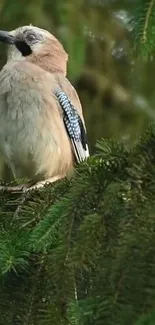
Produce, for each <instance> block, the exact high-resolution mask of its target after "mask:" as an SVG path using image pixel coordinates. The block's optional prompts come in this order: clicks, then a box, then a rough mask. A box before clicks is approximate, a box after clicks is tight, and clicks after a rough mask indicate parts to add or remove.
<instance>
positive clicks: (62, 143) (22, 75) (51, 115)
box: [0, 25, 90, 191]
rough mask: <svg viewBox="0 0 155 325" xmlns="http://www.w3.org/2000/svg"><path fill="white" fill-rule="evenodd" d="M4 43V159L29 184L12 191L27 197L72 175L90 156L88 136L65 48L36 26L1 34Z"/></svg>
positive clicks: (0, 83)
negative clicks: (49, 184) (69, 70)
mask: <svg viewBox="0 0 155 325" xmlns="http://www.w3.org/2000/svg"><path fill="white" fill-rule="evenodd" d="M0 42H3V43H6V44H7V45H8V50H7V58H6V63H5V65H4V66H3V68H2V70H1V71H0V154H1V157H2V158H3V160H4V162H5V164H6V165H7V166H8V167H9V168H10V169H11V171H12V174H13V177H14V179H28V182H27V183H25V184H21V185H16V186H10V187H7V189H8V190H9V191H11V190H12V191H15V190H21V189H22V190H23V191H27V190H29V189H36V188H40V187H43V186H44V185H45V184H46V183H53V182H55V181H57V180H59V179H62V178H64V177H67V176H68V175H71V174H72V172H73V170H74V166H75V164H79V163H81V162H82V161H84V160H86V159H87V158H88V157H89V156H90V154H89V146H88V140H87V130H86V125H85V120H84V115H83V109H82V105H81V101H80V99H79V96H78V94H77V91H76V90H75V88H74V87H73V86H72V84H71V82H70V81H69V80H68V79H67V63H68V54H67V52H66V50H65V49H64V46H63V45H62V44H61V42H60V41H59V40H58V39H57V38H56V37H55V36H54V35H53V34H51V33H50V32H49V31H47V30H45V29H42V28H39V27H36V26H32V25H27V26H21V27H18V28H16V29H14V30H12V31H3V30H0ZM1 188H3V187H1Z"/></svg>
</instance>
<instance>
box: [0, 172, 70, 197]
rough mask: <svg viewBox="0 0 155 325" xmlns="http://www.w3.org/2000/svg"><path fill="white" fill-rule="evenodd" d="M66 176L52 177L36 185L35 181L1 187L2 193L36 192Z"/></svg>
mask: <svg viewBox="0 0 155 325" xmlns="http://www.w3.org/2000/svg"><path fill="white" fill-rule="evenodd" d="M63 177H64V176H62V175H58V176H55V177H50V178H48V179H46V180H44V181H40V182H37V183H36V184H34V181H29V182H27V183H25V184H19V185H16V186H0V191H4V192H13V193H19V192H28V191H31V190H35V189H38V188H41V187H43V186H44V185H45V184H50V183H54V182H56V181H57V180H59V179H61V178H63Z"/></svg>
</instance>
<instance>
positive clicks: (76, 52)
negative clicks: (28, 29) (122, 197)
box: [0, 0, 155, 153]
mask: <svg viewBox="0 0 155 325" xmlns="http://www.w3.org/2000/svg"><path fill="white" fill-rule="evenodd" d="M138 1H139V0H128V1H127V0H124V1H123V0H122V1H118V0H98V1H97V0H96V1H95V0H51V1H50V0H1V3H0V28H1V29H5V30H12V29H14V28H17V27H18V26H21V25H27V24H30V23H32V24H33V25H37V26H39V27H42V28H45V29H47V30H49V31H50V32H51V33H53V34H54V35H55V36H57V37H58V38H59V39H60V40H61V41H62V43H63V45H64V47H65V49H66V50H67V51H68V53H69V64H68V78H69V80H70V81H71V82H72V84H73V85H74V86H75V88H76V89H77V92H78V94H79V96H80V99H81V102H82V105H83V110H84V115H85V119H86V125H87V130H88V137H89V143H90V147H91V152H92V153H93V152H94V150H95V143H96V141H97V140H98V139H100V138H101V137H113V138H115V139H118V140H120V141H123V142H124V143H125V144H126V145H127V146H132V145H133V144H134V142H135V141H136V140H137V138H138V136H139V135H140V134H142V133H143V130H144V128H145V127H146V125H147V124H148V122H149V121H150V120H151V121H152V120H153V119H154V118H155V110H154V106H155V105H154V102H155V91H154V70H155V62H154V60H153V59H152V58H151V60H149V61H148V62H145V61H144V60H142V59H140V58H137V56H136V52H135V51H134V43H133V37H132V36H133V35H132V34H133V21H132V18H133V14H134V11H135V9H136V8H137V4H138ZM5 57H6V56H5V50H4V45H1V46H0V66H1V67H2V65H3V64H4V62H5Z"/></svg>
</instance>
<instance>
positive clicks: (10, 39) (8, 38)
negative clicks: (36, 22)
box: [0, 30, 15, 44]
mask: <svg viewBox="0 0 155 325" xmlns="http://www.w3.org/2000/svg"><path fill="white" fill-rule="evenodd" d="M0 42H4V43H8V44H14V43H15V37H14V36H13V35H11V34H10V33H9V32H6V31H3V30H0Z"/></svg>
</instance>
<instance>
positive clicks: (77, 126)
mask: <svg viewBox="0 0 155 325" xmlns="http://www.w3.org/2000/svg"><path fill="white" fill-rule="evenodd" d="M55 96H56V97H57V99H58V101H59V104H60V106H61V108H62V111H63V120H64V125H65V127H66V131H67V133H68V136H69V138H70V141H71V143H72V148H73V152H74V155H75V156H76V159H77V162H81V161H83V160H85V159H86V158H87V157H89V149H88V142H87V134H86V130H85V127H84V125H83V122H82V120H81V118H80V116H79V114H78V112H77V110H76V108H75V107H74V106H73V104H72V103H71V101H70V100H69V98H68V96H67V95H66V93H65V92H63V91H62V90H61V89H60V88H59V89H57V90H56V91H55Z"/></svg>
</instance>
